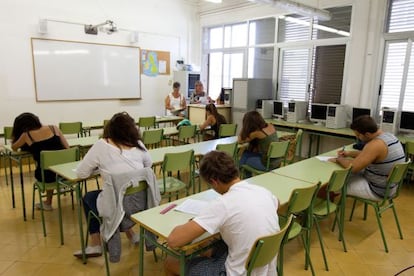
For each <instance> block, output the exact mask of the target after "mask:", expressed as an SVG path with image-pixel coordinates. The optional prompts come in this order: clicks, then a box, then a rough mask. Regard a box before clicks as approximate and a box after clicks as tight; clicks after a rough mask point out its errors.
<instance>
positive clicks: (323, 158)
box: [316, 155, 336, 162]
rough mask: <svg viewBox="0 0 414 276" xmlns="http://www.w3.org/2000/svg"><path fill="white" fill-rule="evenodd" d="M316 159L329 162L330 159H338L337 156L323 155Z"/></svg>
mask: <svg viewBox="0 0 414 276" xmlns="http://www.w3.org/2000/svg"><path fill="white" fill-rule="evenodd" d="M316 158H318V159H319V160H320V161H323V162H328V161H329V159H331V158H336V156H321V155H318V156H316Z"/></svg>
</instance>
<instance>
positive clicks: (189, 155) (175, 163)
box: [157, 150, 195, 201]
mask: <svg viewBox="0 0 414 276" xmlns="http://www.w3.org/2000/svg"><path fill="white" fill-rule="evenodd" d="M161 171H162V178H161V179H158V180H157V183H158V186H159V189H160V192H161V196H162V197H163V198H166V197H167V198H168V201H171V197H172V196H173V195H175V196H176V199H178V196H179V194H180V192H181V191H183V190H185V192H186V195H188V189H189V188H190V187H193V193H195V187H194V150H189V151H184V152H177V153H166V154H165V155H164V161H163V163H162V165H161ZM184 173H186V174H187V180H186V181H184V180H183V174H184Z"/></svg>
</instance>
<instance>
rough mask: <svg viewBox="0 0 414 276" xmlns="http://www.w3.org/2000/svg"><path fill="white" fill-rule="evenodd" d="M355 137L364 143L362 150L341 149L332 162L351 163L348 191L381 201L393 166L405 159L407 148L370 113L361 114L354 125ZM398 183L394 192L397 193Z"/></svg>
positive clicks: (348, 192)
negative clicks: (351, 173) (378, 123)
mask: <svg viewBox="0 0 414 276" xmlns="http://www.w3.org/2000/svg"><path fill="white" fill-rule="evenodd" d="M351 129H352V130H353V131H354V133H355V136H356V137H357V138H358V139H359V140H361V141H363V142H365V143H366V144H365V146H364V148H363V149H362V151H345V150H340V151H339V152H338V158H332V159H330V161H332V162H335V163H338V164H339V165H341V166H342V167H344V168H348V167H349V166H352V172H353V173H354V174H353V175H352V176H351V178H350V180H349V183H348V186H347V194H349V195H354V196H359V197H362V198H367V199H372V200H379V199H382V198H383V197H384V193H385V186H386V181H387V177H388V175H389V173H390V172H391V169H392V167H393V166H394V165H395V164H397V163H402V162H404V161H405V153H404V149H403V147H402V145H401V143H400V141H399V140H398V139H397V137H395V136H394V135H393V134H391V133H388V132H383V131H382V130H381V129H379V128H378V126H377V123H376V122H375V121H374V119H373V118H371V117H370V116H369V115H363V116H360V117H358V118H357V119H356V120H355V121H353V122H352V124H351ZM396 189H397V186H395V187H394V189H393V191H391V196H392V195H393V194H394V193H395V192H396Z"/></svg>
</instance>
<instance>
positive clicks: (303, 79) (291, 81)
mask: <svg viewBox="0 0 414 276" xmlns="http://www.w3.org/2000/svg"><path fill="white" fill-rule="evenodd" d="M281 57H282V58H281V69H280V70H281V75H280V80H279V97H278V98H279V99H281V100H283V101H290V100H297V101H304V100H306V92H307V87H308V75H309V74H308V62H309V49H287V50H282V52H281Z"/></svg>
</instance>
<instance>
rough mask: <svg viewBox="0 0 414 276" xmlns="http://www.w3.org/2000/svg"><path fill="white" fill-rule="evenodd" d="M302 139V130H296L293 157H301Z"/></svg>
mask: <svg viewBox="0 0 414 276" xmlns="http://www.w3.org/2000/svg"><path fill="white" fill-rule="evenodd" d="M302 137H303V130H302V129H298V131H297V132H296V138H295V142H296V145H295V152H294V154H293V155H294V156H299V157H300V156H301V154H302Z"/></svg>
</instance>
